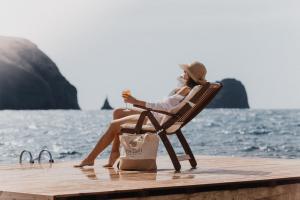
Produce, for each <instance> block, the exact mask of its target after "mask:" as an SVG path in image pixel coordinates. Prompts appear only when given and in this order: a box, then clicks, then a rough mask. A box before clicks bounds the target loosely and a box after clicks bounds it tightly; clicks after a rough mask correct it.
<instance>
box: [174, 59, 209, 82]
mask: <svg viewBox="0 0 300 200" xmlns="http://www.w3.org/2000/svg"><path fill="white" fill-rule="evenodd" d="M189 66H190V65H189V64H180V65H179V67H180V68H181V69H182V70H184V71H186V72H187V73H188V75H189V76H190V77H191V78H192V79H193V80H194V81H195V82H196V83H201V82H203V81H204V82H206V81H207V80H206V79H202V80H198V79H196V78H195V77H194V75H193V73H191V72H190V70H189Z"/></svg>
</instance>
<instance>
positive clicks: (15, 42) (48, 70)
mask: <svg viewBox="0 0 300 200" xmlns="http://www.w3.org/2000/svg"><path fill="white" fill-rule="evenodd" d="M3 109H13V110H21V109H23V110H27V109H80V108H79V105H78V100H77V90H76V88H75V87H74V86H73V85H72V84H71V83H70V82H69V81H68V80H66V78H65V77H64V76H63V75H62V74H61V73H60V71H59V69H58V68H57V66H56V64H55V63H54V62H53V61H52V60H51V59H50V58H49V57H48V56H47V55H46V54H45V53H44V52H42V51H41V50H40V49H39V48H38V47H37V45H35V44H34V43H32V42H30V41H29V40H26V39H23V38H15V37H2V36H0V110H3Z"/></svg>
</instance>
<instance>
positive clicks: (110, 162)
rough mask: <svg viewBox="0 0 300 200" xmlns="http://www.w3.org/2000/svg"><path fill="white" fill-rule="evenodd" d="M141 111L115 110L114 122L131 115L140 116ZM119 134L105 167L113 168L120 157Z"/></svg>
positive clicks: (115, 138) (116, 136)
mask: <svg viewBox="0 0 300 200" xmlns="http://www.w3.org/2000/svg"><path fill="white" fill-rule="evenodd" d="M140 113H141V111H140V110H138V109H137V110H130V111H124V109H122V108H119V109H116V110H114V113H113V118H114V120H116V119H120V118H123V117H126V116H129V115H135V114H140ZM119 134H120V133H117V134H116V135H115V137H114V141H113V144H112V148H111V152H110V155H109V159H108V163H107V164H106V165H103V167H112V166H113V165H114V163H115V162H116V160H117V159H118V158H119V157H120V139H119Z"/></svg>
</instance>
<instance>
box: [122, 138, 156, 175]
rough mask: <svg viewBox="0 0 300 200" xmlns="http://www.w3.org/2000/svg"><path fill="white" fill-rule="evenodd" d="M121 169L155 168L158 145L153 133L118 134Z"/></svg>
mask: <svg viewBox="0 0 300 200" xmlns="http://www.w3.org/2000/svg"><path fill="white" fill-rule="evenodd" d="M120 144H121V156H120V162H119V169H121V170H156V169H157V166H156V156H157V150H158V145H159V138H158V135H157V134H155V133H145V134H127V133H123V134H122V135H120Z"/></svg>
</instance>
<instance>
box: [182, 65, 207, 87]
mask: <svg viewBox="0 0 300 200" xmlns="http://www.w3.org/2000/svg"><path fill="white" fill-rule="evenodd" d="M179 66H180V67H181V68H182V69H183V70H184V71H186V73H187V74H188V75H189V76H190V77H191V78H192V79H193V80H194V81H195V82H196V83H200V84H205V83H206V79H205V76H206V72H207V71H206V68H205V66H204V65H203V64H202V63H200V62H193V63H191V64H181V65H179Z"/></svg>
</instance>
